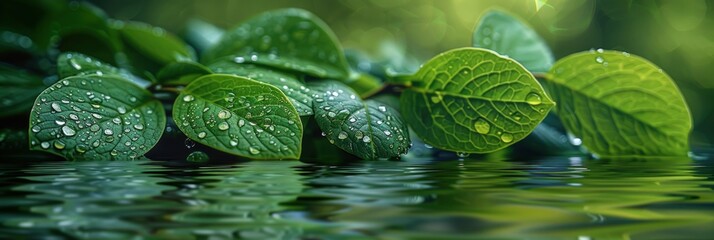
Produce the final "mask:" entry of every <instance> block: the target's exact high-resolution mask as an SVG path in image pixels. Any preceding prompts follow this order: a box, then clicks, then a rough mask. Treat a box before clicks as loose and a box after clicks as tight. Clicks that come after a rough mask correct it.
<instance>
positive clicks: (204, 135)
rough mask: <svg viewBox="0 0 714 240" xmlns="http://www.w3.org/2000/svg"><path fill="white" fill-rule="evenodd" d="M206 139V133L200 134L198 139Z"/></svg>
mask: <svg viewBox="0 0 714 240" xmlns="http://www.w3.org/2000/svg"><path fill="white" fill-rule="evenodd" d="M205 137H206V132H200V133H198V138H205Z"/></svg>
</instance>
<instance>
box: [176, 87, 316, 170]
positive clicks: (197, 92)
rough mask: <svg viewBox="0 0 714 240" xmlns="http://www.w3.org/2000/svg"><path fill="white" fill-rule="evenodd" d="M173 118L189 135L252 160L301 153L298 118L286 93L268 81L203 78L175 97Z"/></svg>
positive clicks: (287, 156) (293, 157) (300, 132)
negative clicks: (267, 82) (266, 82)
mask: <svg viewBox="0 0 714 240" xmlns="http://www.w3.org/2000/svg"><path fill="white" fill-rule="evenodd" d="M173 119H174V121H176V125H177V126H178V127H179V129H181V131H182V132H183V133H185V134H186V136H188V137H189V138H191V139H193V140H194V141H196V142H199V143H201V144H204V145H207V146H210V147H212V148H214V149H217V150H220V151H223V152H227V153H230V154H235V155H238V156H243V157H248V158H253V159H297V158H299V157H300V151H301V141H302V131H303V129H302V124H301V122H300V117H299V116H298V114H297V111H296V110H295V108H294V107H293V106H292V105H291V104H290V100H288V98H287V97H286V96H285V94H283V93H282V92H281V91H280V90H278V88H276V87H274V86H271V85H269V84H265V83H261V82H258V81H254V80H250V79H247V78H244V77H238V76H233V75H225V74H211V75H206V76H203V77H201V78H199V79H197V80H196V81H193V82H192V83H191V84H189V85H188V86H186V88H185V89H184V90H183V91H182V92H181V94H180V95H179V96H178V98H177V99H176V102H175V103H174V107H173Z"/></svg>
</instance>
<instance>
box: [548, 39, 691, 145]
mask: <svg viewBox="0 0 714 240" xmlns="http://www.w3.org/2000/svg"><path fill="white" fill-rule="evenodd" d="M548 75H549V76H548V78H547V84H548V90H549V91H550V93H551V94H552V96H553V97H554V98H555V99H556V100H557V101H558V103H559V105H558V107H557V110H558V111H557V113H558V116H559V117H560V119H561V120H562V121H563V124H564V125H565V127H566V128H567V129H568V130H569V131H570V132H572V133H573V134H574V135H576V136H578V137H580V138H581V139H582V141H583V144H584V145H585V146H586V147H587V148H588V149H589V150H590V151H591V152H592V153H594V154H597V155H600V156H622V155H635V156H643V155H658V156H686V155H687V152H688V151H689V145H688V136H689V132H690V131H691V129H692V118H691V115H690V113H689V109H688V108H687V104H686V103H685V101H684V98H683V97H682V94H681V93H680V92H679V90H678V88H677V86H676V85H675V84H674V82H673V81H672V79H671V78H670V77H669V76H667V74H665V73H664V72H663V71H662V70H661V69H660V68H658V67H657V66H655V65H654V64H652V63H651V62H649V61H647V60H645V59H643V58H640V57H637V56H634V55H630V54H628V53H622V52H615V51H602V50H597V51H589V52H582V53H576V54H573V55H570V56H568V57H566V58H563V59H561V60H559V61H558V62H556V64H555V65H554V66H553V69H552V70H551V71H550V72H549V74H548Z"/></svg>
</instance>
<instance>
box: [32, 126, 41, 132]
mask: <svg viewBox="0 0 714 240" xmlns="http://www.w3.org/2000/svg"><path fill="white" fill-rule="evenodd" d="M40 130H42V129H41V128H40V126H38V125H35V126H32V132H35V133H36V132H40Z"/></svg>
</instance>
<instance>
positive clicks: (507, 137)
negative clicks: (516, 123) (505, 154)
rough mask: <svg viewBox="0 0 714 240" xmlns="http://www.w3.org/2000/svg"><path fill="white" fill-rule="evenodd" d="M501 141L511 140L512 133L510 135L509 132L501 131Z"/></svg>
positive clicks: (507, 141)
mask: <svg viewBox="0 0 714 240" xmlns="http://www.w3.org/2000/svg"><path fill="white" fill-rule="evenodd" d="M501 141H503V142H505V143H509V142H512V141H513V135H511V134H510V133H503V134H502V135H501Z"/></svg>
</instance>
